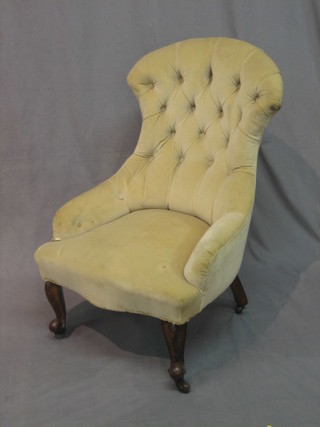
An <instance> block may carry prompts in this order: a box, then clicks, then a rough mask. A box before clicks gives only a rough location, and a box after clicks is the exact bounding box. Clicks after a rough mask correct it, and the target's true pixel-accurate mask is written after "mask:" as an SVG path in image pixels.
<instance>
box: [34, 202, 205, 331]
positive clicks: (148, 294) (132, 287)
mask: <svg viewBox="0 0 320 427" xmlns="http://www.w3.org/2000/svg"><path fill="white" fill-rule="evenodd" d="M208 227H209V226H208V224H206V223H205V222H204V221H202V220H200V219H198V218H195V217H193V216H191V215H186V214H183V213H179V212H174V211H169V210H162V209H145V210H140V211H135V212H132V213H129V214H127V215H125V216H123V217H121V218H119V219H117V220H114V221H112V222H110V223H107V224H104V225H102V226H99V227H97V228H94V229H93V230H91V231H88V232H86V233H84V234H81V235H78V236H75V237H70V238H66V239H64V240H61V241H54V242H49V243H46V244H44V245H42V246H41V247H40V248H39V249H38V250H37V252H36V254H35V258H36V261H37V263H38V266H39V269H40V273H41V276H42V278H43V279H44V280H49V281H51V282H54V283H57V284H59V285H62V286H65V287H67V288H70V289H72V290H74V291H76V292H78V293H79V294H81V295H82V296H83V297H84V298H86V299H87V300H89V301H90V302H91V303H93V304H94V305H96V306H98V307H103V308H107V309H111V310H117V311H129V312H134V313H142V314H147V315H151V316H154V317H157V318H160V319H164V320H168V321H170V322H173V323H176V324H182V323H185V322H186V321H188V320H189V319H190V317H192V316H194V315H195V314H197V313H198V312H199V311H200V301H201V294H200V291H199V290H198V289H197V288H196V287H194V286H193V285H191V284H190V283H189V282H187V281H186V279H185V277H184V275H183V271H184V267H185V264H186V262H187V261H188V259H189V256H190V254H191V253H192V251H193V249H194V247H195V246H196V244H197V243H198V241H199V240H200V238H201V237H202V235H203V234H204V233H205V232H206V230H207V229H208Z"/></svg>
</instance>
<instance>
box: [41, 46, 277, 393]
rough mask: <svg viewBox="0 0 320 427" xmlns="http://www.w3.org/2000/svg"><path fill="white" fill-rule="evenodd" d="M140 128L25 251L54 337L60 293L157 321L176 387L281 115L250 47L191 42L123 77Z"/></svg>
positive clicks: (60, 315) (225, 279) (62, 323)
mask: <svg viewBox="0 0 320 427" xmlns="http://www.w3.org/2000/svg"><path fill="white" fill-rule="evenodd" d="M128 84H129V85H130V87H131V88H132V90H133V92H134V94H135V95H136V97H137V98H138V100H139V103H140V107H141V114H142V127H141V133H140V137H139V141H138V143H137V146H136V148H135V151H134V153H133V154H132V155H131V156H130V157H129V158H128V160H127V161H126V162H125V163H124V164H123V166H122V167H121V168H120V169H119V171H118V172H117V173H116V174H115V175H113V176H112V177H111V178H109V179H108V180H106V181H105V182H103V183H101V184H100V185H98V186H96V187H95V188H93V189H91V190H89V191H87V192H85V193H84V194H82V195H80V196H78V197H76V198H74V199H73V200H71V201H69V202H68V203H66V204H65V205H64V206H62V207H61V208H60V209H59V210H58V212H57V214H56V216H55V218H54V221H53V241H51V242H48V243H45V244H44V245H42V246H41V247H40V248H39V249H38V250H37V251H36V253H35V259H36V262H37V264H38V267H39V270H40V274H41V276H42V278H43V279H44V281H45V291H46V295H47V297H48V300H49V302H50V303H51V305H52V307H53V310H54V311H55V315H56V318H55V319H54V320H53V321H52V322H51V323H50V325H49V328H50V330H51V331H52V332H53V333H54V334H56V335H63V333H64V332H65V329H66V308H65V303H64V297H63V288H62V286H65V287H67V288H70V289H72V290H73V291H75V292H77V293H79V294H80V295H82V296H83V297H84V298H85V299H87V300H89V301H90V302H91V303H92V304H94V305H96V306H98V307H102V308H105V309H110V310H116V311H125V312H131V313H140V314H144V315H148V316H154V317H156V318H159V319H161V321H162V327H163V332H164V337H165V340H166V343H167V346H168V350H169V355H170V359H171V364H170V367H169V374H170V376H171V377H172V379H173V380H174V382H175V384H176V386H177V387H178V389H179V390H180V391H181V392H184V393H187V392H189V390H190V386H189V384H188V383H187V382H186V380H185V379H184V374H185V365H184V347H185V338H186V329H187V323H188V321H189V320H190V319H191V318H192V317H193V316H195V315H196V314H198V313H200V312H201V311H202V310H203V309H204V308H205V307H206V306H207V305H208V304H209V303H210V302H212V301H213V300H215V299H216V298H217V297H218V296H219V295H220V294H221V293H222V292H224V291H225V290H226V289H227V288H228V287H229V286H230V285H231V290H232V293H233V295H234V299H235V303H236V308H235V310H236V312H237V313H241V312H242V310H243V308H244V307H245V306H246V304H247V298H246V295H245V292H244V290H243V288H242V285H241V282H240V279H239V277H238V276H237V274H238V271H239V269H240V265H241V262H242V257H243V252H244V248H245V242H246V238H247V234H248V228H249V223H250V218H251V213H252V208H253V202H254V195H255V182H256V165H257V154H258V149H259V143H260V141H261V138H262V134H263V131H264V128H265V127H266V125H267V124H268V122H269V120H270V119H271V117H272V116H273V115H274V114H275V112H276V111H278V110H279V108H280V106H281V100H282V79H281V75H280V72H279V69H278V68H277V66H276V65H275V64H274V62H273V61H272V60H271V59H270V58H269V57H268V56H267V55H266V54H265V53H264V52H263V51H262V50H260V49H258V48H257V47H255V46H253V45H251V44H248V43H246V42H243V41H240V40H234V39H228V38H204V39H191V40H186V41H182V42H179V43H175V44H171V45H169V46H166V47H163V48H161V49H158V50H156V51H154V52H151V53H149V54H148V55H146V56H144V57H143V58H142V59H140V60H139V61H138V62H137V64H136V65H135V66H134V67H133V68H132V70H131V71H130V73H129V75H128Z"/></svg>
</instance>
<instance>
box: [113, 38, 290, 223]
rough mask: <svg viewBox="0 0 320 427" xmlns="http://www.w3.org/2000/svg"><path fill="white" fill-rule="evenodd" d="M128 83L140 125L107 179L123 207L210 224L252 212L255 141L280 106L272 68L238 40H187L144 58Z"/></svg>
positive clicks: (275, 72)
mask: <svg viewBox="0 0 320 427" xmlns="http://www.w3.org/2000/svg"><path fill="white" fill-rule="evenodd" d="M128 83H129V85H130V86H131V88H132V90H133V92H134V93H135V95H136V97H137V98H138V100H139V103H140V108H141V114H142V127H141V133H140V137H139V141H138V144H137V146H136V149H135V151H134V154H133V155H132V156H131V157H130V158H129V159H128V160H127V161H126V162H125V164H124V165H123V167H122V168H121V169H120V171H119V172H118V173H117V174H116V175H115V176H114V177H113V178H112V181H113V183H114V184H115V185H116V187H117V188H118V189H119V190H120V191H121V192H122V195H123V198H124V199H125V201H126V203H127V205H128V207H129V209H130V210H137V209H143V208H163V209H172V210H176V211H180V212H184V213H187V214H191V215H194V216H196V217H199V218H200V219H202V220H204V221H206V222H207V223H208V224H212V223H214V222H215V221H217V220H218V219H220V218H221V217H222V216H223V215H225V214H226V213H229V212H239V213H242V214H244V215H245V216H247V215H248V214H250V213H251V210H252V205H253V199H254V189H255V175H256V163H257V154H258V149H259V143H260V140H261V137H262V134H263V130H264V128H265V127H266V125H267V124H268V122H269V120H270V118H271V117H272V115H273V114H274V113H275V112H276V111H277V110H278V109H279V108H280V106H281V99H282V80H281V76H280V72H279V69H278V68H277V66H276V65H275V64H274V62H273V61H272V60H271V59H270V58H269V57H268V56H267V55H266V54H265V53H264V52H263V51H262V50H260V49H258V48H256V47H255V46H253V45H250V44H248V43H246V42H243V41H240V40H234V39H227V38H206V39H191V40H186V41H183V42H179V43H175V44H172V45H169V46H166V47H164V48H162V49H159V50H156V51H154V52H151V53H150V54H148V55H146V56H144V57H143V58H142V59H140V60H139V61H138V62H137V64H136V65H135V66H134V67H133V68H132V70H131V71H130V73H129V75H128Z"/></svg>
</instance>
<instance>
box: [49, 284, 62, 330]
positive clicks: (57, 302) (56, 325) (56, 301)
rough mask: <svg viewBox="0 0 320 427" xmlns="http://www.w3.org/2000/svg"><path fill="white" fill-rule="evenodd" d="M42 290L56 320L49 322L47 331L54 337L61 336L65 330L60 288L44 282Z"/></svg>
mask: <svg viewBox="0 0 320 427" xmlns="http://www.w3.org/2000/svg"><path fill="white" fill-rule="evenodd" d="M44 288H45V291H46V295H47V298H48V301H49V302H50V304H51V307H52V308H53V310H54V312H55V314H56V316H57V317H56V319H53V320H52V321H51V322H50V324H49V329H50V331H51V332H53V333H54V334H55V335H56V336H61V335H63V334H64V332H65V330H66V306H65V302H64V296H63V289H62V287H61V286H59V285H56V284H55V283H52V282H46V283H45V286H44Z"/></svg>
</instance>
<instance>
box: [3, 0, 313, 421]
mask: <svg viewBox="0 0 320 427" xmlns="http://www.w3.org/2000/svg"><path fill="white" fill-rule="evenodd" d="M319 17H320V10H319V2H318V1H316V0H315V1H312V0H300V1H298V0H268V1H262V0H260V1H259V0H256V1H249V0H247V1H246V0H234V1H232V0H221V1H212V0H197V1H195V0H184V1H183V0H175V1H174V0H161V1H151V0H150V1H148V0H121V1H120V0H117V1H116V0H110V1H89V0H88V1H85V0H78V1H76V0H68V1H67V0H65V1H63V0H56V1H49V0H47V1H45V0H38V1H37V0H29V1H15V0H2V1H1V2H0V32H1V33H0V37H1V38H0V40H1V44H0V69H1V78H0V120H1V134H0V138H1V144H0V149H1V159H0V160H1V172H0V173H1V175H0V178H1V182H0V186H1V187H0V189H1V190H0V191H1V193H0V203H1V211H0V215H1V216H0V227H1V229H0V232H1V234H0V239H1V241H0V260H1V261H0V262H1V265H0V267H1V270H0V274H1V276H0V279H1V323H0V331H1V344H0V345H1V364H0V368H1V392H0V396H1V407H0V411H1V415H0V417H1V418H0V424H1V426H4V427H7V426H10V427H11V426H35V427H39V426H60V427H61V426H66V427H73V426H77V427H82V426H83V427H86V426H148V427H156V426H159V427H163V426H177V425H184V426H186V427H188V426H190V427H194V426H199V427H200V426H219V427H221V426H222V427H223V426H226V427H230V426H235V425H236V426H239V427H255V426H261V427H266V426H267V425H271V426H272V427H287V426H288V427H289V426H290V427H295V426H299V427H300V426H302V425H303V426H307V427H308V426H310V427H317V426H319V425H320V410H319V401H320V400H319V398H320V396H319V394H320V393H319V392H320V386H319V384H320V372H319V371H320V363H319V360H320V357H319V356H320V344H319V341H320V340H319V326H320V322H319V314H318V313H319V303H320V298H319V281H318V280H319V279H318V278H319V276H320V261H319V258H320V253H319V252H320V251H319V235H320V230H319V229H320V221H319V217H320V216H319V211H320V210H319V188H320V185H319V184H320V156H319V154H320V150H319V135H320V129H319V122H320V115H319V112H320V108H319V107H320V78H319V73H320V46H319V44H320V43H319V34H320V32H319V29H320V19H319ZM206 36H227V37H235V38H240V39H244V40H247V41H249V42H251V43H253V44H256V45H258V46H259V47H261V48H263V49H264V50H265V51H266V52H267V53H268V54H269V55H270V56H271V57H272V58H273V59H274V60H275V62H276V63H277V64H278V66H279V68H280V69H281V71H282V74H283V80H284V93H285V95H284V102H283V108H282V110H281V111H280V112H279V113H278V114H277V116H276V117H275V118H274V119H273V121H272V122H271V125H270V126H269V127H268V130H267V132H266V134H265V137H264V139H263V142H262V147H261V152H260V153H261V155H260V159H259V165H258V182H257V195H256V205H255V210H254V215H253V220H252V226H251V229H250V234H249V240H248V246H247V250H246V253H245V257H244V262H243V266H242V268H241V272H240V277H241V279H242V281H243V283H244V285H245V288H246V291H247V294H248V298H249V306H248V308H247V309H246V311H245V312H244V314H243V315H242V316H236V315H235V314H234V313H233V310H232V306H233V302H232V298H231V295H230V293H229V291H227V292H226V293H225V294H223V295H222V296H221V297H220V298H219V299H218V300H216V301H215V302H214V303H213V304H211V305H210V306H209V307H207V309H205V310H204V312H203V313H202V314H201V315H199V316H197V317H196V318H195V319H194V320H192V322H191V323H190V326H189V335H188V338H187V349H186V359H187V368H188V375H187V377H188V378H189V380H190V381H191V384H192V388H193V391H192V393H191V394H190V395H181V394H179V393H178V392H176V391H175V390H174V388H173V385H172V384H171V381H170V380H169V377H168V376H167V373H166V369H167V367H168V356H167V351H166V348H165V345H164V342H163V338H162V334H161V329H160V324H159V322H158V321H157V320H156V319H151V318H147V317H143V316H134V315H130V314H121V313H113V312H107V311H102V310H99V309H97V308H95V307H93V306H91V305H90V304H89V303H87V302H85V301H83V300H82V299H81V298H80V297H79V296H77V295H75V294H73V293H71V292H66V300H67V305H68V316H69V331H68V335H69V336H70V337H69V338H68V339H64V340H55V339H54V338H53V337H52V336H51V335H50V333H49V331H48V329H47V324H48V322H49V320H51V319H52V316H53V313H52V310H51V307H49V304H48V303H47V301H46V299H45V296H44V292H43V286H42V282H41V280H40V277H39V274H38V272H37V269H36V266H35V264H34V261H33V253H34V250H35V249H36V247H37V246H38V245H40V244H41V243H43V242H45V241H47V240H49V239H50V238H51V221H52V217H53V215H54V213H55V211H56V210H57V208H58V207H60V206H61V205H62V204H63V203H64V202H65V201H67V200H68V199H69V198H71V197H73V196H75V195H77V194H79V193H81V192H83V191H84V190H86V189H89V188H90V187H92V186H94V185H95V184H97V183H99V182H100V181H102V180H104V179H105V178H107V177H108V176H110V175H111V174H112V173H113V172H115V171H116V170H117V169H118V167H119V166H120V165H121V163H122V162H123V161H124V160H125V159H126V158H127V156H128V155H129V154H130V153H131V152H132V150H133V149H134V146H135V144H136V141H137V138H138V134H139V128H140V113H139V108H138V104H137V102H136V100H135V98H134V96H133V94H132V93H131V92H130V90H129V88H128V87H127V85H126V80H125V79H126V75H127V73H128V72H129V70H130V68H131V67H132V66H133V65H134V63H135V62H136V61H137V60H138V59H139V58H140V57H141V56H142V55H143V54H145V53H147V52H149V51H151V50H153V49H156V48H158V47H161V46H163V45H165V44H169V43H172V42H175V41H178V40H182V39H186V38H190V37H206Z"/></svg>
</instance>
